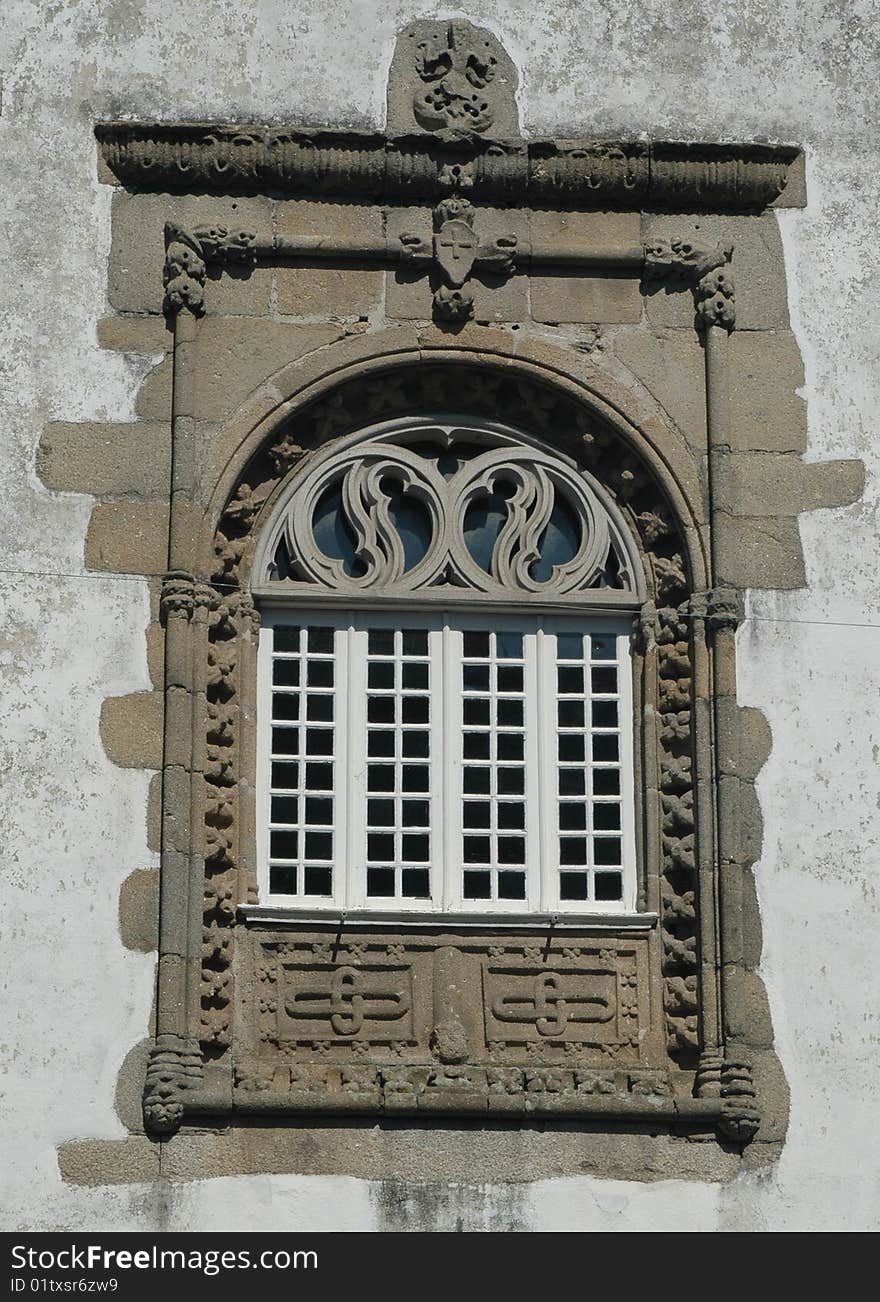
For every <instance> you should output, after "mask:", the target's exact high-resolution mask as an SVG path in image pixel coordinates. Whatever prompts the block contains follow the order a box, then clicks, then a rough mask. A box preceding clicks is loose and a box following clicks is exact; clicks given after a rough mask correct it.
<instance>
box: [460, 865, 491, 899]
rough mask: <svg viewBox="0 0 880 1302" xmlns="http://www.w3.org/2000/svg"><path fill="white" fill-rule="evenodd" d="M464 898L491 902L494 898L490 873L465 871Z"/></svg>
mask: <svg viewBox="0 0 880 1302" xmlns="http://www.w3.org/2000/svg"><path fill="white" fill-rule="evenodd" d="M464 898H465V899H466V900H490V899H491V898H492V876H491V874H490V873H488V872H473V871H471V870H467V869H466V870H465V873H464Z"/></svg>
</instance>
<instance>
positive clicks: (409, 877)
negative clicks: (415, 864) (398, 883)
mask: <svg viewBox="0 0 880 1302" xmlns="http://www.w3.org/2000/svg"><path fill="white" fill-rule="evenodd" d="M401 877H402V879H403V886H402V891H401V894H402V895H403V896H404V897H405V898H406V899H408V900H427V899H430V896H431V887H430V874H429V872H428V869H427V868H404V870H403V872H402V873H401Z"/></svg>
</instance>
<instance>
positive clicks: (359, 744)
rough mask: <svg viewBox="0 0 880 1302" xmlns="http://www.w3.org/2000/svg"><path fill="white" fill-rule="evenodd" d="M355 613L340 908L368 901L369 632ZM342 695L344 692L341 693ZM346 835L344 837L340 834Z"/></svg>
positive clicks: (350, 638)
mask: <svg viewBox="0 0 880 1302" xmlns="http://www.w3.org/2000/svg"><path fill="white" fill-rule="evenodd" d="M357 625H358V621H357V620H356V619H355V616H354V614H351V615H350V616H349V622H348V628H347V629H345V630H344V643H345V653H344V657H343V659H342V662H341V664H340V666H339V672H340V674H344V675H345V679H344V681H345V684H346V689H345V693H344V700H345V707H344V708H345V724H344V727H340V730H339V736H340V747H339V753H338V755H337V765H338V771H339V775H340V777H339V780H338V782H339V788H340V790H341V791H343V792H344V808H343V811H342V829H343V834H344V845H345V856H344V865H343V872H342V873H340V874H339V875H340V877H341V878H342V879H343V880H341V881H340V883H339V887H338V889H337V892H336V896H335V902H336V903H337V904H338V905H339V906H340V908H362V907H363V905H364V904H365V902H366V892H365V877H366V868H365V863H364V854H365V850H364V847H365V844H366V831H365V826H366V796H365V790H364V775H365V773H366V763H367V762H366V713H365V706H364V702H365V701H366V690H367V688H366V637H367V635H366V632H365V631H364V630H363V629H361V628H359V627H358V626H357ZM341 695H342V694H341ZM340 839H342V838H340Z"/></svg>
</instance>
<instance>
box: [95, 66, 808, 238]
mask: <svg viewBox="0 0 880 1302" xmlns="http://www.w3.org/2000/svg"><path fill="white" fill-rule="evenodd" d="M499 75H500V74H496V77H495V80H494V82H493V87H495V88H497V86H498V84H499ZM403 103H404V112H405V113H407V114H410V115H411V112H412V109H411V103H412V90H410V93H409V104H408V106H407V105H406V101H405V100H404V101H403ZM499 123H500V119H499V118H497V117H496V125H495V127H494V128H493V133H494V134H496V135H497V134H501V135H505V134H506V135H509V136H515V135H517V134H518V130H517V129H516V127H513V128H510V129H508V130H507V131H503V132H500V133H499ZM416 127H417V124H415V122H414V121H413V120H411V121H410V123H409V125H405V126H404V125H400V124H399V122H398V125H394V124H393V122H390V123H389V131H390V133H391V138H388V137H385V136H383V135H380V134H378V133H376V132H367V131H362V132H358V131H352V130H348V129H345V130H337V131H334V130H328V129H326V128H308V127H296V128H272V127H266V126H253V127H236V126H229V125H222V124H217V125H201V126H197V125H191V124H176V123H152V122H105V123H98V124H97V126H96V127H95V134H96V135H97V137H98V143H99V147H100V150H101V154H102V157H103V160H104V163H105V165H106V166H107V168H108V169H109V170H110V172H111V173H112V174H113V176H114V177H116V178H117V179H118V181H119V182H120V183H121V184H123V185H127V186H130V187H131V188H133V189H139V190H147V191H152V192H153V193H157V194H165V193H169V192H171V193H179V192H180V191H188V192H192V191H193V190H207V191H210V192H213V193H215V194H229V193H236V192H241V191H245V192H249V191H253V190H254V189H255V188H256V187H260V188H263V189H265V190H271V191H277V192H279V193H281V194H287V195H310V196H313V197H314V196H316V195H339V196H341V197H345V198H348V199H361V200H370V199H380V200H381V199H386V200H393V199H406V200H409V201H414V200H417V199H427V200H430V199H437V198H439V197H441V196H442V195H443V194H445V193H448V191H449V190H451V189H452V190H463V189H468V190H469V193H470V195H471V197H472V198H474V199H480V200H483V201H485V202H505V201H508V202H509V201H510V200H514V199H515V200H517V201H518V202H520V203H531V204H532V205H533V206H535V207H553V206H555V205H559V206H560V207H565V206H566V205H568V204H572V203H576V204H577V205H578V206H580V207H584V208H598V209H604V208H609V207H613V208H618V209H620V210H623V211H626V210H628V211H639V210H640V209H642V208H645V209H648V210H651V211H656V210H663V209H666V210H667V211H671V212H727V211H749V212H760V211H761V210H762V209H764V208H766V207H767V205H768V204H771V203H773V202H774V200H776V199H778V198H779V196H780V195H781V194H782V193H783V191H784V190H785V187H786V185H787V184H788V178H789V175H790V172H791V169H792V168H793V166H794V165H795V163H796V162H797V161H798V160H799V158H800V157H801V153H800V150H798V149H794V148H787V147H784V146H774V145H755V144H741V145H735V144H732V145H698V144H665V143H663V142H660V141H654V142H652V143H650V144H645V143H644V142H641V141H632V140H624V141H605V140H602V141H595V140H534V141H529V142H528V144H526V143H524V142H522V141H511V140H486V139H485V138H480V137H479V136H478V137H470V138H467V139H463V138H460V137H456V138H455V139H452V140H449V139H445V138H438V135H437V133H434V134H427V133H425V134H422V135H415V136H413V135H408V134H404V136H403V138H394V134H395V133H396V132H403V133H408V132H410V131H413V130H415V129H416ZM453 134H455V133H453ZM465 178H466V180H465ZM468 183H469V184H468Z"/></svg>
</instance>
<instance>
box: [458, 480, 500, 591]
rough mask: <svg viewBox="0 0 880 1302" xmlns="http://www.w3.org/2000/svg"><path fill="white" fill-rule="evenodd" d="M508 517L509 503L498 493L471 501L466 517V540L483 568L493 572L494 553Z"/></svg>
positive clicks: (470, 550)
mask: <svg viewBox="0 0 880 1302" xmlns="http://www.w3.org/2000/svg"><path fill="white" fill-rule="evenodd" d="M506 519H507V503H506V501H505V500H504V498H503V497H502V496H501V495H500V494H498V493H492V494H488V493H487V494H486V495H485V496H483V497H478V498H476V500H475V501H473V502H471V504H470V506H469V507H468V509H467V511H466V512H465V517H464V540H465V544H466V545H467V549H468V551H469V552H470V554H471V556H473V558H474V560H475V561H476V563H477V564H478V565H479V567H480V569H481V570H485V572H486V573H487V574H490V573H491V566H492V553H493V552H494V550H495V544H496V543H497V541H498V537H499V535H500V533H501V530H502V528H503V527H504V522H505V520H506Z"/></svg>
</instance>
